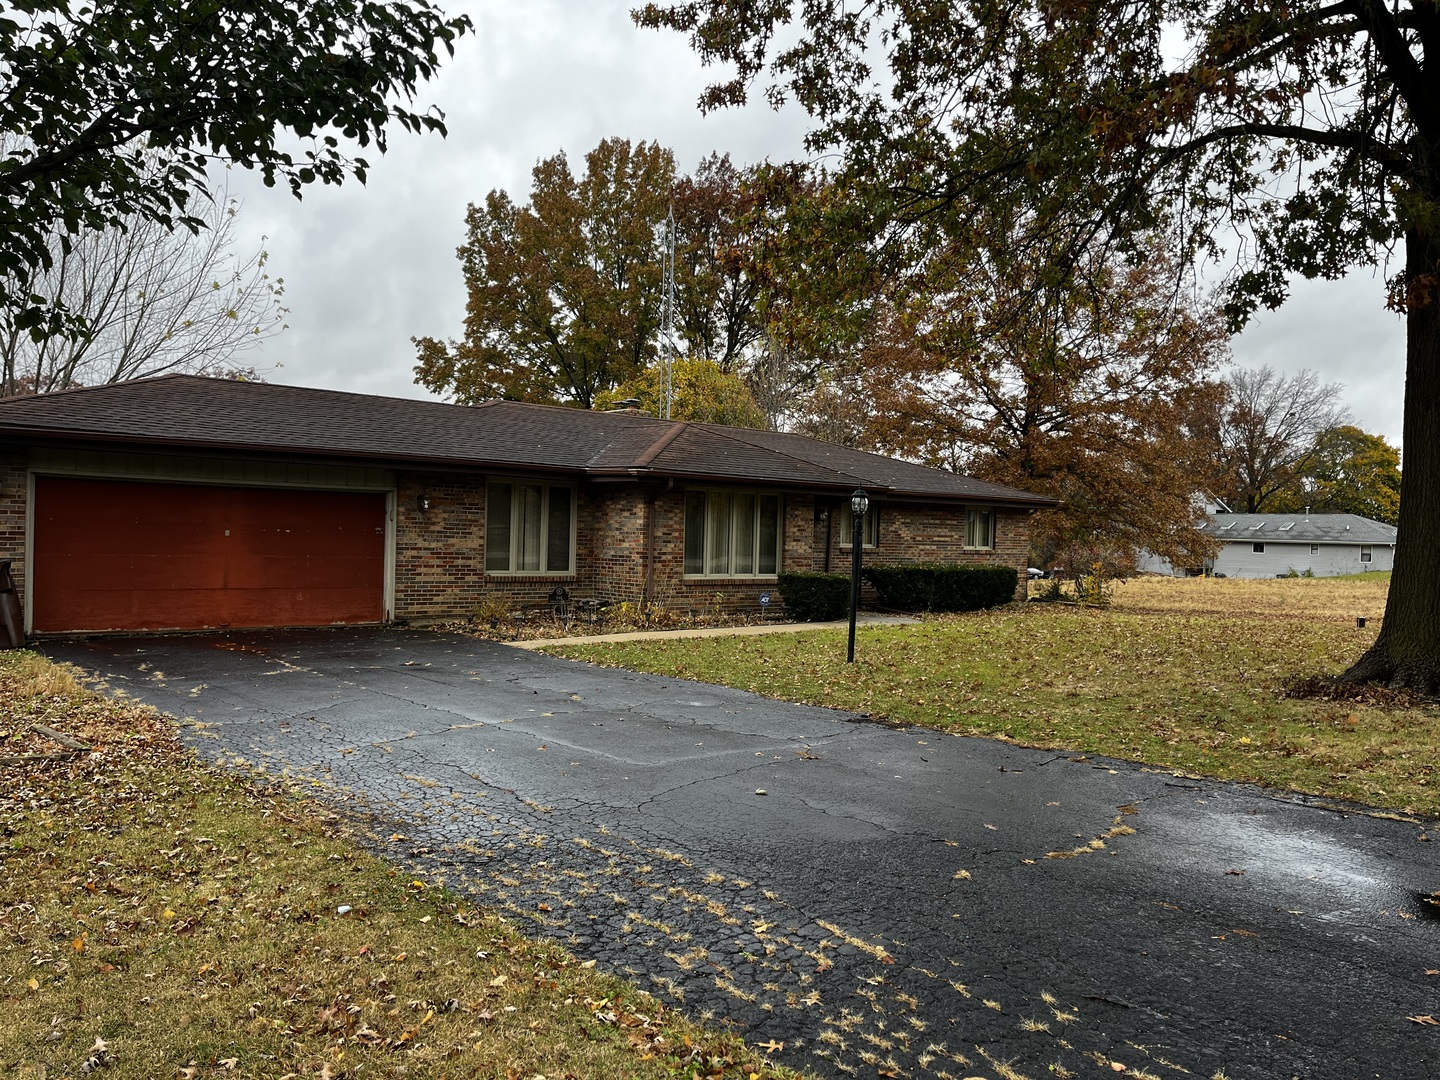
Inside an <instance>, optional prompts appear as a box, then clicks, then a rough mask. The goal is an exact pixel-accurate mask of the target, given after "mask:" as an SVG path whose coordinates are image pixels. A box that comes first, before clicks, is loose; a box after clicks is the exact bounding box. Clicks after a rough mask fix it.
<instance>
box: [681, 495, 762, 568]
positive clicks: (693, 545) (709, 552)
mask: <svg viewBox="0 0 1440 1080" xmlns="http://www.w3.org/2000/svg"><path fill="white" fill-rule="evenodd" d="M779 569H780V496H779V495H771V494H766V493H765V492H759V491H708V490H703V489H695V488H692V489H690V490H689V491H686V492H685V576H686V577H774V576H775V575H776V573H777V572H778V571H779Z"/></svg>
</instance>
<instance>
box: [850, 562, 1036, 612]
mask: <svg viewBox="0 0 1440 1080" xmlns="http://www.w3.org/2000/svg"><path fill="white" fill-rule="evenodd" d="M864 574H865V580H866V581H868V582H870V584H871V585H873V586H875V591H876V592H878V593H879V594H880V600H881V602H882V603H884V604H885V606H886V607H892V608H899V609H900V610H901V611H978V610H980V609H981V608H988V607H997V606H999V605H1000V604H1008V603H1009V602H1010V601H1011V600H1013V599H1014V598H1015V587H1016V585H1017V584H1019V581H1020V574H1019V571H1017V570H1016V569H1015V568H1014V567H1013V566H989V565H983V564H976V563H966V564H961V563H913V564H911V565H908V566H867V567H865V570H864Z"/></svg>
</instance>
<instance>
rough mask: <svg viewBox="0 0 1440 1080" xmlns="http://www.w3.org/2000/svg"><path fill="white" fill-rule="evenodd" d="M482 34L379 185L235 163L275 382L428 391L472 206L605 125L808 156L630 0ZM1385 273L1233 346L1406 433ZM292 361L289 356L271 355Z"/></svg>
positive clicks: (704, 148)
mask: <svg viewBox="0 0 1440 1080" xmlns="http://www.w3.org/2000/svg"><path fill="white" fill-rule="evenodd" d="M444 6H445V7H446V9H447V10H448V11H450V12H452V13H458V12H461V11H466V12H468V13H469V14H470V15H471V17H472V18H473V19H474V20H475V23H476V28H477V33H476V34H474V35H472V36H470V37H467V38H465V39H464V40H462V41H461V42H460V44H459V47H458V49H457V53H456V56H455V58H454V59H453V60H452V61H450V62H449V64H448V65H447V66H446V67H445V68H444V69H443V74H442V75H441V76H440V78H439V79H437V80H436V81H435V82H433V83H430V84H428V85H427V86H425V87H423V88H422V89H421V92H420V101H421V102H422V103H431V102H433V103H434V104H436V105H438V106H439V107H440V108H441V109H443V110H444V112H445V115H446V123H447V125H448V127H449V130H450V133H449V137H448V138H446V139H441V138H439V137H437V136H433V135H429V136H412V135H408V134H406V133H405V132H403V131H401V130H400V129H399V128H394V129H392V136H391V144H390V152H389V153H388V154H387V155H385V156H384V157H379V156H377V155H374V154H372V155H370V161H371V166H372V167H371V171H370V176H369V182H368V184H367V185H365V186H363V187H362V186H361V185H359V184H356V183H353V182H352V183H348V184H346V185H345V186H344V187H342V188H339V189H336V188H327V189H320V188H318V187H311V188H309V189H307V191H306V194H305V197H304V199H303V200H302V201H298V202H297V201H296V200H295V199H294V198H293V197H292V196H291V195H290V194H289V191H288V189H287V190H284V191H280V190H266V189H265V188H264V187H263V186H262V185H260V184H259V183H258V182H257V181H255V180H254V178H253V177H252V176H250V175H248V174H245V173H238V174H237V175H236V176H234V178H233V179H232V180H231V190H232V192H233V193H234V194H236V195H238V196H239V197H240V198H241V199H242V200H243V210H242V212H241V213H242V231H243V236H244V238H245V240H246V241H247V242H248V243H249V244H252V245H258V244H259V242H260V237H261V236H262V235H263V236H264V237H266V240H265V242H264V246H265V248H266V250H268V251H269V253H270V257H271V261H270V268H271V270H272V273H273V274H274V275H276V276H280V277H283V278H284V280H285V291H286V299H285V302H286V304H287V305H288V306H289V308H290V314H289V317H288V319H287V321H288V323H289V327H290V328H289V329H288V330H287V331H285V332H284V333H283V334H281V335H280V336H279V337H277V338H274V339H272V340H270V341H267V342H266V343H265V344H264V345H262V346H261V347H260V348H258V349H256V350H254V351H252V352H250V353H248V354H246V356H245V357H244V358H243V362H244V363H246V364H252V363H253V364H255V365H256V366H257V367H259V368H260V369H261V370H262V371H266V369H272V370H268V371H266V377H267V378H269V379H270V380H271V381H272V382H282V383H292V384H295V385H301V386H319V387H329V388H331V389H338V390H354V391H360V392H364V393H376V394H391V395H396V396H405V397H428V396H430V395H429V394H428V393H427V392H426V391H425V390H423V389H422V388H420V387H418V386H416V385H415V383H414V382H413V376H412V372H411V368H412V367H413V365H414V349H413V347H412V346H411V344H410V338H411V337H412V336H417V335H428V336H433V337H438V338H450V337H458V336H459V334H460V331H461V323H462V320H463V318H464V311H465V290H464V282H463V280H462V278H461V274H460V266H459V263H458V262H457V261H456V259H455V248H456V247H457V246H458V245H459V244H460V243H461V241H462V240H463V224H464V214H465V207H466V204H467V203H470V202H479V201H481V200H482V199H483V198H484V196H485V194H486V193H487V192H488V191H490V190H491V189H492V188H504V189H506V190H507V191H509V192H510V193H511V194H512V195H513V196H514V197H515V199H516V201H517V202H525V201H527V200H528V194H529V183H530V170H531V168H532V167H533V166H534V164H535V162H536V161H537V160H538V159H540V158H542V157H549V156H550V155H552V154H554V153H556V152H557V151H559V150H564V151H565V152H566V153H567V154H568V155H569V157H570V160H571V162H572V167H574V166H575V165H576V164H578V163H580V162H581V160H582V158H583V156H584V154H585V152H586V151H588V150H590V149H591V148H593V147H594V146H595V145H596V144H597V143H598V142H599V141H600V140H601V139H602V138H606V137H609V136H619V137H623V138H628V139H630V140H632V141H637V142H638V141H640V140H653V141H659V142H660V143H661V144H663V145H665V146H669V147H671V148H672V149H673V150H674V151H675V153H676V163H677V166H678V167H679V168H680V169H681V170H684V171H688V170H690V169H693V168H694V167H695V165H696V163H697V162H698V161H699V160H700V159H701V158H702V157H704V156H705V155H707V154H709V153H710V152H711V151H721V152H728V153H729V154H730V155H731V156H732V158H734V159H735V160H736V162H737V163H750V162H755V161H761V160H764V159H766V158H769V159H771V160H774V161H783V160H789V159H792V158H796V157H799V156H801V154H802V148H801V138H802V136H803V134H804V131H805V127H806V118H805V117H804V115H803V114H801V113H799V112H798V111H797V110H790V111H787V112H783V113H778V114H777V113H775V112H772V111H771V110H770V109H769V108H768V107H765V106H764V105H763V104H762V105H752V106H750V107H749V108H747V109H745V110H739V111H737V110H731V111H727V112H725V113H720V114H713V115H710V116H702V115H701V114H700V113H699V111H698V110H697V109H696V108H695V101H696V98H697V97H698V95H699V93H700V91H701V89H702V88H703V87H704V85H705V84H706V82H707V74H711V75H713V74H714V73H713V72H710V73H707V72H706V70H705V69H704V68H702V67H701V65H700V63H699V61H698V60H697V59H696V58H695V56H694V54H693V53H691V52H690V50H689V48H688V47H687V46H686V44H685V42H684V40H683V39H682V38H681V37H680V36H678V35H675V34H670V33H656V32H654V31H642V30H639V29H637V28H636V27H635V26H634V25H633V24H632V23H631V22H630V18H629V6H630V5H629V4H627V3H623V2H615V0H488V2H478V0H467V2H459V0H451V2H450V3H448V4H446V5H444ZM1382 277H1383V275H1372V273H1371V271H1370V270H1368V269H1366V270H1361V271H1358V272H1357V273H1355V274H1353V275H1351V277H1350V278H1348V279H1346V280H1345V281H1342V282H1339V283H1309V282H1301V283H1300V284H1299V285H1298V286H1297V287H1296V289H1295V292H1294V296H1293V298H1292V300H1291V302H1290V303H1289V304H1288V305H1286V306H1285V307H1284V308H1283V309H1281V310H1280V311H1278V312H1274V313H1267V314H1265V315H1263V316H1262V317H1261V318H1259V319H1258V320H1257V321H1256V322H1255V323H1254V324H1253V325H1252V326H1251V327H1249V328H1247V329H1246V331H1245V332H1244V333H1243V334H1242V335H1240V336H1239V337H1238V338H1236V339H1235V340H1234V342H1233V344H1232V349H1233V353H1234V357H1235V360H1236V362H1237V363H1239V364H1241V365H1244V366H1247V367H1256V366H1259V365H1261V364H1268V365H1270V366H1271V367H1274V368H1277V369H1281V370H1286V371H1291V370H1296V369H1299V368H1312V369H1314V370H1315V371H1318V372H1319V373H1320V374H1321V376H1322V377H1323V378H1324V379H1325V380H1326V381H1327V382H1335V383H1341V384H1343V385H1344V388H1345V389H1344V393H1343V395H1342V396H1343V400H1344V401H1345V402H1346V404H1348V405H1349V407H1350V409H1351V411H1352V412H1353V414H1354V417H1355V419H1356V421H1357V422H1358V423H1359V425H1360V426H1361V427H1363V428H1365V429H1366V430H1367V431H1372V432H1375V433H1378V434H1383V435H1385V436H1386V437H1387V438H1388V439H1389V440H1390V441H1391V442H1392V443H1394V444H1396V445H1399V442H1400V409H1401V397H1402V393H1403V383H1404V332H1403V325H1402V323H1401V320H1400V319H1399V318H1398V317H1397V316H1396V315H1394V314H1392V313H1389V312H1386V311H1385V310H1384V303H1383V301H1384V286H1383V281H1382ZM276 365H278V367H277V366H276Z"/></svg>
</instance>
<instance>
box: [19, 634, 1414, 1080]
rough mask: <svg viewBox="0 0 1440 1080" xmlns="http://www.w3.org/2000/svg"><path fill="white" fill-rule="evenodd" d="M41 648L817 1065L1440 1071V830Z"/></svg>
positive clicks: (356, 646)
mask: <svg viewBox="0 0 1440 1080" xmlns="http://www.w3.org/2000/svg"><path fill="white" fill-rule="evenodd" d="M47 651H48V652H49V653H50V655H52V656H54V657H55V658H57V659H61V660H67V661H70V662H72V663H75V664H78V665H80V666H81V667H84V668H86V669H88V670H89V671H91V672H93V673H94V674H95V675H97V676H98V677H99V678H101V679H102V680H103V681H104V682H105V683H106V684H108V686H109V687H110V688H112V689H115V690H123V691H124V692H125V693H127V694H130V695H132V696H133V697H136V698H138V699H140V700H143V701H146V702H149V703H150V704H152V705H154V706H156V707H157V708H160V709H163V710H165V711H166V712H169V713H171V714H173V715H175V716H177V717H181V718H188V719H190V720H192V721H194V723H191V724H189V725H187V726H186V727H185V729H184V730H185V733H186V738H187V739H189V740H190V741H191V742H192V743H193V744H194V745H195V746H196V747H197V748H198V749H199V750H201V751H202V752H203V753H205V754H206V755H208V756H210V757H212V758H216V759H219V760H221V761H224V762H229V763H234V764H237V765H238V764H241V763H242V762H243V763H245V764H248V765H254V766H258V767H261V768H263V769H265V770H267V771H269V772H271V773H281V772H284V773H287V774H288V775H290V776H291V777H294V778H296V779H297V780H298V781H299V782H301V783H304V784H306V786H307V787H310V788H311V790H313V791H315V792H317V793H320V794H322V795H325V796H327V797H330V798H333V799H335V800H336V801H337V802H339V803H341V804H343V805H345V806H348V807H349V808H350V809H351V810H352V811H355V812H363V813H365V814H368V815H370V820H371V821H372V822H374V824H375V832H376V836H377V837H378V839H377V843H378V844H380V846H381V847H382V848H383V849H384V850H385V853H386V854H388V855H389V856H391V857H392V858H395V859H396V860H398V861H400V862H402V863H404V864H405V865H407V866H416V867H419V868H421V869H423V870H424V871H425V872H427V873H429V874H431V875H433V876H434V878H435V879H437V880H443V881H444V883H445V884H447V885H448V886H450V887H452V888H455V889H458V890H462V891H465V892H468V893H470V894H471V895H473V896H474V897H475V898H476V899H477V900H478V901H480V902H483V903H487V904H491V905H494V906H496V907H498V908H501V909H505V910H508V911H509V912H510V913H511V914H512V915H513V916H514V917H515V918H516V919H518V920H521V921H522V922H523V923H526V924H528V926H529V931H528V932H530V933H534V934H544V935H549V936H551V937H554V938H556V939H558V940H560V941H563V942H565V943H567V944H568V945H570V947H571V948H573V949H574V951H575V952H576V953H578V954H580V955H581V956H582V957H586V958H594V959H597V960H598V961H599V962H600V964H601V965H602V966H604V967H607V968H609V969H610V970H613V971H615V972H618V973H620V974H622V975H625V976H627V977H629V978H631V979H632V980H634V981H635V982H636V983H637V984H638V985H640V986H642V987H645V988H646V989H649V990H651V991H652V992H653V993H656V994H657V995H659V996H661V997H664V998H666V999H668V1000H670V1001H672V1002H677V1003H680V1004H682V1005H683V1006H684V1007H685V1008H686V1009H687V1010H688V1011H689V1012H690V1013H691V1014H692V1015H696V1016H703V1015H704V1014H706V1013H708V1014H710V1018H711V1020H712V1022H714V1023H729V1024H732V1025H734V1026H735V1027H737V1028H738V1029H740V1030H741V1031H742V1032H743V1033H744V1034H745V1036H746V1037H747V1038H748V1039H749V1040H750V1041H751V1042H752V1045H759V1044H768V1045H770V1046H775V1047H779V1044H783V1048H777V1049H775V1050H774V1051H773V1053H772V1054H771V1056H772V1057H773V1058H775V1059H777V1060H780V1061H784V1062H786V1063H787V1064H791V1065H794V1066H797V1067H802V1068H809V1069H812V1070H813V1071H815V1072H816V1073H817V1074H819V1075H822V1076H834V1077H850V1076H856V1077H877V1076H881V1077H883V1076H893V1077H934V1078H936V1080H947V1078H948V1080H967V1078H971V1077H985V1078H996V1080H1017V1078H1021V1077H1023V1078H1029V1080H1039V1078H1041V1077H1052V1076H1060V1077H1064V1076H1076V1077H1100V1076H1132V1077H1137V1078H1141V1080H1153V1078H1157V1077H1158V1078H1165V1080H1170V1078H1186V1077H1200V1078H1204V1080H1211V1078H1214V1077H1223V1078H1225V1080H1242V1078H1255V1080H1259V1078H1266V1080H1271V1078H1281V1080H1283V1078H1291V1077H1297V1078H1304V1080H1312V1078H1315V1080H1319V1078H1334V1080H1357V1078H1362V1077H1383V1078H1386V1080H1408V1078H1412V1077H1414V1078H1419V1077H1434V1076H1437V1075H1440V1026H1437V1025H1435V1024H1432V1023H1429V1022H1427V1021H1426V1018H1428V1017H1430V1016H1432V1014H1433V1015H1434V1017H1435V1019H1437V1020H1440V920H1436V919H1435V918H1433V915H1434V914H1435V911H1434V909H1432V908H1431V907H1430V906H1429V905H1428V904H1425V903H1424V902H1423V901H1422V900H1421V899H1420V894H1422V893H1425V894H1428V893H1429V892H1430V891H1432V890H1434V889H1440V850H1437V848H1440V833H1437V837H1436V842H1435V843H1431V842H1429V835H1430V833H1429V829H1430V828H1431V827H1434V826H1435V825H1436V823H1433V822H1422V821H1419V820H1411V819H1405V818H1404V816H1403V815H1387V816H1376V815H1371V814H1366V813H1362V812H1356V811H1355V810H1354V809H1353V808H1352V809H1345V808H1335V807H1329V808H1326V807H1321V806H1316V805H1308V804H1307V803H1306V802H1305V801H1304V800H1301V799H1299V798H1298V797H1293V798H1286V797H1282V796H1279V795H1277V794H1275V793H1266V792H1263V791H1261V790H1259V789H1256V788H1253V787H1247V786H1242V785H1233V784H1221V783H1217V782H1212V781H1201V780H1194V779H1188V778H1183V777H1176V776H1173V775H1170V774H1168V773H1165V772H1162V771H1156V770H1149V769H1143V768H1140V767H1137V766H1134V765H1129V764H1125V763H1121V762H1116V761H1110V760H1106V759H1098V758H1083V757H1080V756H1078V755H1073V754H1065V753H1057V752H1052V751H1036V750H1027V749H1022V748H1017V747H1012V746H1007V745H1005V744H1003V743H998V742H993V741H988V740H980V739H968V738H955V737H948V736H945V735H941V734H938V733H935V732H927V731H924V730H919V729H891V728H887V727H884V726H881V725H879V724H874V723H866V722H859V721H857V720H856V718H854V717H853V716H851V715H849V714H845V713H839V712H834V711H829V710H824V709H817V708H810V707H805V706H798V705H788V704H783V703H777V702H773V701H767V700H764V699H761V698H758V697H754V696H752V695H749V694H744V693H740V692H738V691H731V690H726V689H722V688H718V687H713V686H708V685H705V684H699V683H693V682H686V681H684V680H680V679H672V678H662V677H658V676H650V675H637V674H633V673H629V672H623V671H616V670H611V669H603V668H595V667H591V666H589V665H585V664H577V663H571V662H567V661H563V660H558V659H555V658H552V657H547V656H544V655H538V654H534V653H529V652H523V651H520V650H516V649H512V648H509V647H507V646H504V645H498V644H492V643H488V642H483V641H477V640H474V639H469V638H462V637H456V636H447V635H442V634H430V633H419V632H412V631H377V630H364V631H346V632H339V631H336V632H325V631H320V632H295V633H264V634H258V633H257V634H231V635H226V636H224V637H204V636H201V637H169V638H148V639H140V638H129V639H96V640H92V641H77V642H68V643H60V642H56V643H51V644H50V645H49V646H48V647H47ZM1067 1070H1068V1071H1067Z"/></svg>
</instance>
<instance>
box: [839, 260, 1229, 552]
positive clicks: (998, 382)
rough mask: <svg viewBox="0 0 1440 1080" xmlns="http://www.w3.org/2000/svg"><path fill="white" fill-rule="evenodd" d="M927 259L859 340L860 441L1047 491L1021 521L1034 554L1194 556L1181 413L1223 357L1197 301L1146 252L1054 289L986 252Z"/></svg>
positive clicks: (1210, 312) (1214, 327) (1217, 328)
mask: <svg viewBox="0 0 1440 1080" xmlns="http://www.w3.org/2000/svg"><path fill="white" fill-rule="evenodd" d="M936 263H937V268H936V269H935V270H934V271H932V276H931V278H930V279H929V280H928V281H927V282H926V283H925V286H926V287H921V288H918V289H914V291H912V292H911V293H910V294H909V299H908V300H905V301H902V302H901V305H902V306H896V307H893V308H889V309H887V310H886V311H885V313H884V315H883V317H881V318H879V319H877V325H876V326H875V328H874V331H873V333H872V335H871V337H870V340H868V341H867V342H866V344H865V346H864V348H863V350H862V353H861V357H860V362H859V365H858V368H857V373H858V375H859V379H858V380H857V382H858V384H859V385H858V391H859V396H860V397H861V398H863V399H865V400H868V401H869V402H870V408H869V409H868V410H867V412H866V416H867V419H866V422H865V425H864V428H863V433H862V435H861V440H860V441H862V442H864V443H865V444H867V445H869V446H871V447H872V448H874V449H877V450H882V451H885V452H889V453H896V454H901V455H903V456H906V457H910V458H914V459H917V460H920V461H924V462H925V463H927V464H930V465H935V466H939V467H943V468H949V469H954V470H956V471H958V472H963V473H965V474H967V475H970V476H975V477H978V478H980V479H984V480H989V481H992V482H995V483H1000V484H1008V485H1010V486H1012V487H1018V488H1021V489H1023V490H1026V491H1033V492H1036V493H1038V494H1043V495H1051V496H1054V497H1055V498H1058V499H1060V500H1061V505H1060V506H1059V507H1058V508H1056V509H1054V510H1047V511H1042V512H1040V513H1038V514H1036V515H1035V517H1034V518H1033V520H1032V529H1031V535H1032V554H1033V556H1034V558H1035V559H1036V560H1039V561H1041V563H1042V565H1051V564H1052V563H1056V562H1058V563H1062V564H1064V563H1080V562H1084V561H1085V560H1086V559H1087V558H1088V555H1087V553H1088V552H1092V551H1096V552H1104V553H1105V554H1106V556H1107V558H1108V559H1113V560H1115V561H1117V562H1118V563H1119V564H1121V565H1124V564H1125V563H1127V562H1129V561H1131V560H1133V558H1134V556H1135V554H1136V552H1138V551H1139V550H1141V549H1144V550H1148V551H1151V552H1155V553H1157V554H1161V555H1164V556H1165V557H1166V558H1169V559H1171V560H1173V561H1174V562H1176V563H1177V564H1179V565H1189V564H1191V563H1193V564H1195V565H1199V564H1200V563H1201V562H1203V560H1204V558H1205V557H1206V556H1207V555H1210V554H1212V551H1211V547H1212V543H1213V542H1212V541H1211V539H1210V538H1208V537H1207V536H1206V535H1205V534H1204V532H1203V531H1201V530H1199V529H1197V528H1196V525H1197V523H1198V520H1199V518H1198V515H1197V513H1196V509H1195V503H1194V497H1195V494H1196V491H1197V478H1198V477H1200V476H1202V475H1203V474H1204V468H1205V462H1204V461H1203V454H1204V453H1205V450H1206V447H1205V446H1204V444H1202V443H1200V442H1198V441H1197V440H1195V439H1194V438H1193V433H1192V432H1191V431H1190V429H1189V427H1188V426H1187V422H1188V420H1189V418H1190V417H1191V416H1193V415H1194V414H1195V412H1196V409H1197V404H1198V403H1199V402H1200V401H1201V400H1203V399H1205V398H1208V397H1212V396H1214V395H1215V394H1217V393H1218V388H1217V386H1216V385H1215V384H1214V383H1213V382H1211V381H1209V378H1208V377H1209V376H1210V375H1211V373H1212V372H1213V371H1214V369H1215V368H1216V367H1217V365H1218V364H1220V363H1221V362H1222V361H1223V360H1224V358H1225V357H1226V355H1227V350H1226V342H1227V334H1226V331H1225V327H1224V324H1223V319H1222V318H1221V317H1220V315H1219V313H1218V312H1217V311H1216V310H1215V309H1214V307H1213V306H1207V305H1206V304H1204V303H1202V302H1200V301H1198V300H1195V299H1193V298H1188V297H1187V296H1185V295H1183V294H1181V293H1179V292H1177V290H1176V288H1175V271H1174V268H1173V265H1171V264H1170V262H1169V260H1167V259H1165V258H1164V257H1163V256H1160V255H1157V257H1156V258H1154V259H1152V260H1150V261H1147V262H1143V263H1140V264H1138V265H1133V266H1127V265H1124V264H1123V263H1119V262H1117V261H1105V260H1103V259H1101V258H1100V257H1098V256H1092V257H1091V261H1090V262H1089V264H1087V265H1086V266H1084V267H1083V269H1084V272H1083V273H1080V274H1077V275H1074V276H1073V277H1070V278H1068V279H1066V280H1065V281H1064V282H1047V281H1045V280H1044V279H1043V278H1042V277H1041V276H1040V275H1038V274H1037V273H1035V272H1034V271H1033V269H1032V268H1031V267H1030V266H1029V265H1028V264H1026V263H1024V262H1020V263H1015V262H1010V261H1008V260H1006V259H1004V257H1003V255H1002V256H996V255H993V254H992V255H991V256H989V257H985V256H983V255H982V254H980V253H974V254H972V256H971V258H970V260H969V261H966V262H964V263H963V264H961V265H960V266H959V268H958V269H957V268H956V267H954V266H952V265H951V264H950V262H949V261H948V260H944V259H940V260H936ZM938 273H943V274H945V276H946V280H945V281H944V282H943V287H942V283H941V282H938V281H936V280H934V274H938ZM912 285H913V283H912Z"/></svg>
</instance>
